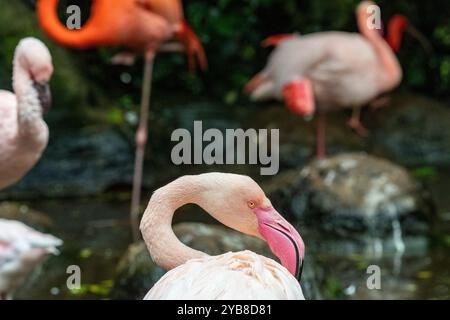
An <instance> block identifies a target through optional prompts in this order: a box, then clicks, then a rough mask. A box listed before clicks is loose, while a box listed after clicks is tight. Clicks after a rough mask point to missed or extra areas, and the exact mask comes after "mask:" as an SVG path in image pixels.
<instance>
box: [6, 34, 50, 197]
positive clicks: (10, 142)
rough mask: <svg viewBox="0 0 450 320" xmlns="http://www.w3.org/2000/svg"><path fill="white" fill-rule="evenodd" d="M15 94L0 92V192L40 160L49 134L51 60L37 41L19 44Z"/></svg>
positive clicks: (29, 40)
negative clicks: (47, 118)
mask: <svg viewBox="0 0 450 320" xmlns="http://www.w3.org/2000/svg"><path fill="white" fill-rule="evenodd" d="M13 64H14V67H13V88H14V93H11V92H9V91H2V90H0V190H1V189H4V188H6V187H8V186H11V185H12V184H14V183H16V182H17V181H19V180H20V179H21V178H22V177H23V176H24V175H25V174H26V173H27V172H28V171H29V170H30V169H31V168H33V167H34V165H35V164H36V163H37V162H38V161H39V159H40V158H41V155H42V152H43V151H44V150H45V148H46V146H47V143H48V137H49V130H48V127H47V124H46V123H45V121H44V119H43V115H44V113H46V112H47V111H48V110H49V108H50V103H51V96H50V90H49V86H48V82H49V81H50V78H51V76H52V74H53V65H52V57H51V55H50V52H49V51H48V49H47V47H46V46H45V45H44V44H43V43H42V42H41V41H40V40H38V39H34V38H26V39H23V40H22V41H20V43H19V44H18V46H17V48H16V51H15V54H14V62H13Z"/></svg>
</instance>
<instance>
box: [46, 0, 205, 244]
mask: <svg viewBox="0 0 450 320" xmlns="http://www.w3.org/2000/svg"><path fill="white" fill-rule="evenodd" d="M58 3H59V0H39V1H38V3H37V11H38V18H39V21H40V24H41V26H42V28H43V29H44V30H45V31H46V32H47V34H48V35H49V36H50V37H51V38H53V39H54V40H55V41H57V42H58V43H60V44H61V45H65V46H69V47H74V48H79V49H86V48H93V47H101V46H123V47H126V48H128V49H129V50H131V53H130V52H125V53H122V54H119V55H117V56H115V57H114V58H113V62H114V63H124V64H129V63H133V61H134V55H135V54H136V53H142V52H143V53H144V54H145V66H144V81H143V87H142V98H141V110H140V121H139V126H138V129H137V132H136V160H135V170H134V171H135V172H134V178H133V193H132V201H131V210H130V211H131V225H132V231H133V237H134V239H135V240H137V239H138V237H139V228H138V222H139V221H138V216H139V204H140V199H141V187H142V174H143V162H144V154H145V145H146V143H147V140H148V111H149V104H150V96H151V79H152V74H153V62H154V58H155V55H156V53H157V52H158V51H179V50H180V48H179V46H177V45H176V46H173V45H172V44H171V43H168V41H171V40H176V41H177V42H178V43H175V44H181V45H182V50H183V51H185V52H186V53H187V54H188V58H189V66H190V69H191V70H194V69H195V66H196V61H197V62H198V63H199V65H200V67H201V69H202V70H206V69H207V59H206V55H205V52H204V49H203V47H202V44H201V42H200V40H199V39H198V37H197V36H196V34H195V33H194V31H193V30H192V28H191V27H190V26H189V24H188V23H187V22H186V20H185V19H184V13H183V6H182V3H181V0H121V1H110V0H94V1H92V7H91V16H90V17H89V19H88V21H87V22H86V23H85V25H84V26H83V27H82V28H81V29H80V30H69V29H68V28H66V27H65V26H64V25H63V24H62V23H61V22H60V21H59V18H58V15H57V7H58Z"/></svg>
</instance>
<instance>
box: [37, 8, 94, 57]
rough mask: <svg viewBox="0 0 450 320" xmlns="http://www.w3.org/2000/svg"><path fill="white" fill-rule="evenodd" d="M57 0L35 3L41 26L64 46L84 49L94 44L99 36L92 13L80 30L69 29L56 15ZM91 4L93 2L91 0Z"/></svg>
mask: <svg viewBox="0 0 450 320" xmlns="http://www.w3.org/2000/svg"><path fill="white" fill-rule="evenodd" d="M58 3H59V0H39V1H38V3H37V14H38V18H39V22H40V24H41V26H42V28H43V29H44V30H45V32H47V34H48V35H49V36H50V37H52V39H53V40H55V41H56V42H58V43H59V44H61V45H64V46H70V47H75V48H79V49H86V48H89V47H92V46H94V45H95V44H96V42H97V40H98V39H100V37H99V30H97V28H96V26H95V24H94V23H93V21H92V20H93V17H92V16H93V15H94V14H95V13H94V12H93V13H92V15H91V18H90V19H89V21H88V22H87V23H86V24H85V25H84V26H83V27H82V28H81V29H80V30H69V29H68V28H66V26H64V25H63V24H62V22H61V21H60V20H59V17H58ZM93 3H94V4H93V5H95V2H94V1H93Z"/></svg>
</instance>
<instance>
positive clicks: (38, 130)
mask: <svg viewBox="0 0 450 320" xmlns="http://www.w3.org/2000/svg"><path fill="white" fill-rule="evenodd" d="M22 56H23V53H22V51H20V50H19V51H17V52H16V53H15V55H14V62H13V88H14V93H15V95H16V99H17V122H18V138H22V140H24V141H25V142H26V143H27V145H29V146H30V147H32V144H34V143H35V142H36V143H37V145H41V142H46V140H47V138H48V137H47V135H48V129H47V125H46V124H45V122H44V121H43V119H42V107H41V104H40V102H39V98H38V94H37V92H36V89H35V88H34V87H33V80H32V79H31V77H30V74H29V72H28V69H27V66H26V65H25V63H26V62H24V60H23V58H22Z"/></svg>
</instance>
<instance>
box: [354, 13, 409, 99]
mask: <svg viewBox="0 0 450 320" xmlns="http://www.w3.org/2000/svg"><path fill="white" fill-rule="evenodd" d="M357 16H358V27H359V31H360V33H361V34H362V35H363V36H364V37H365V38H366V39H367V41H369V42H370V44H371V45H372V47H373V48H374V50H375V52H376V54H377V55H378V58H379V61H380V69H381V70H380V79H379V87H380V89H381V91H388V90H391V89H392V88H394V87H395V86H397V85H398V84H399V83H400V81H401V78H402V69H401V66H400V63H399V62H398V60H397V57H396V56H395V54H394V52H393V51H392V49H391V48H390V47H389V45H388V44H387V42H386V41H385V40H384V39H383V38H382V36H381V35H380V33H379V32H378V30H376V29H370V28H369V27H368V25H367V21H368V19H369V16H368V13H367V7H366V6H361V7H360V8H359V9H358V12H357Z"/></svg>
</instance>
